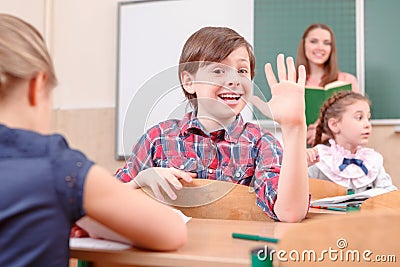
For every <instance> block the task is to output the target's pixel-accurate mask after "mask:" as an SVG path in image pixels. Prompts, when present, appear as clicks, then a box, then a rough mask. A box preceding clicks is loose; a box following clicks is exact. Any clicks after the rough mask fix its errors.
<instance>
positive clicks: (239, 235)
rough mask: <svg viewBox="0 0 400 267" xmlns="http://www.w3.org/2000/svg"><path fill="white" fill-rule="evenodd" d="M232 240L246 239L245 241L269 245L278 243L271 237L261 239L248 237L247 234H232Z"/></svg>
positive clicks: (253, 236)
mask: <svg viewBox="0 0 400 267" xmlns="http://www.w3.org/2000/svg"><path fill="white" fill-rule="evenodd" d="M232 237H233V238H239V239H246V240H254V241H266V242H270V243H278V242H279V239H277V238H272V237H263V236H259V235H248V234H239V233H232Z"/></svg>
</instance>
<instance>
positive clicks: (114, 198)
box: [83, 165, 187, 250]
mask: <svg viewBox="0 0 400 267" xmlns="http://www.w3.org/2000/svg"><path fill="white" fill-rule="evenodd" d="M83 206H84V209H85V210H86V213H87V215H88V216H89V217H91V218H93V219H95V220H96V221H98V222H99V223H101V224H103V225H105V226H107V227H109V228H110V229H112V230H114V231H115V232H117V233H119V234H121V235H123V236H125V237H127V238H128V239H130V240H131V241H132V242H133V244H134V245H135V246H138V247H142V248H146V249H153V250H175V249H178V248H179V247H181V246H182V245H183V244H184V243H185V241H186V239H187V233H186V226H185V224H184V222H183V220H182V219H181V218H180V217H179V215H177V214H176V213H175V212H174V211H173V210H172V209H171V208H170V207H168V206H165V205H163V204H161V203H160V202H157V201H155V200H153V199H152V198H150V197H149V196H147V195H146V194H145V193H144V192H142V190H140V189H131V188H129V187H128V186H126V185H124V184H123V183H121V182H120V181H118V180H117V179H115V177H113V176H112V175H111V174H109V173H108V172H107V171H106V170H105V169H103V168H102V167H100V166H96V165H94V166H93V167H92V168H91V169H90V170H89V172H88V175H87V178H86V181H85V186H84V194H83ZM160 224H162V225H160Z"/></svg>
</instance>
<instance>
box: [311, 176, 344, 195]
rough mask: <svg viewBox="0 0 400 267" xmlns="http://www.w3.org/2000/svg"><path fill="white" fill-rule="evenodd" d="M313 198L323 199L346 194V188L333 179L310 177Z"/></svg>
mask: <svg viewBox="0 0 400 267" xmlns="http://www.w3.org/2000/svg"><path fill="white" fill-rule="evenodd" d="M309 187H310V193H311V198H312V199H313V200H315V199H321V198H325V197H334V196H344V195H346V194H347V190H346V188H344V187H343V186H341V185H338V184H336V183H334V182H331V181H326V180H320V179H315V178H309Z"/></svg>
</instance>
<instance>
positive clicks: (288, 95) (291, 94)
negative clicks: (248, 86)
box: [249, 54, 306, 126]
mask: <svg viewBox="0 0 400 267" xmlns="http://www.w3.org/2000/svg"><path fill="white" fill-rule="evenodd" d="M286 65H287V66H285V57H284V55H283V54H279V55H278V57H277V69H278V78H279V82H278V81H277V79H276V77H275V74H274V72H273V70H272V66H271V64H270V63H267V64H266V65H265V75H266V77H267V81H268V84H269V86H270V88H271V95H272V98H271V100H270V101H269V102H268V103H265V102H264V101H262V100H261V99H260V98H259V97H257V96H252V97H251V98H250V99H249V101H250V102H251V103H252V104H254V105H255V106H256V107H257V108H258V109H259V110H260V111H261V112H262V113H263V114H264V115H266V116H268V117H270V118H271V119H273V120H274V121H276V122H278V123H279V124H280V125H281V126H287V125H288V126H299V125H301V126H302V125H303V124H304V125H305V102H304V86H305V81H306V71H305V68H304V66H300V67H299V70H298V72H299V77H298V79H297V78H296V68H295V65H294V61H293V58H292V57H288V58H287V59H286ZM286 67H287V71H286Z"/></svg>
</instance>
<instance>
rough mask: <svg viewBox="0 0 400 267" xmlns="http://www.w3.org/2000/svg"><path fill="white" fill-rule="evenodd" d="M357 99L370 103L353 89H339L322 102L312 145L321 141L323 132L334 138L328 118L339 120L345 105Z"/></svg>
mask: <svg viewBox="0 0 400 267" xmlns="http://www.w3.org/2000/svg"><path fill="white" fill-rule="evenodd" d="M357 101H365V102H367V103H368V104H369V105H371V102H370V100H369V99H368V97H366V96H363V95H361V94H359V93H355V92H353V91H339V92H337V93H336V94H334V95H333V96H331V97H330V98H328V100H326V101H325V102H324V104H323V105H322V107H321V111H320V113H319V118H318V122H319V123H318V125H317V128H316V132H315V139H314V144H313V146H315V145H318V144H321V143H322V134H323V133H325V134H328V135H329V136H330V137H331V138H334V136H333V133H332V131H331V129H330V128H329V125H328V121H329V119H331V118H336V119H338V120H341V118H342V115H343V112H345V110H346V107H348V106H350V105H352V104H354V103H355V102H357Z"/></svg>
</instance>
